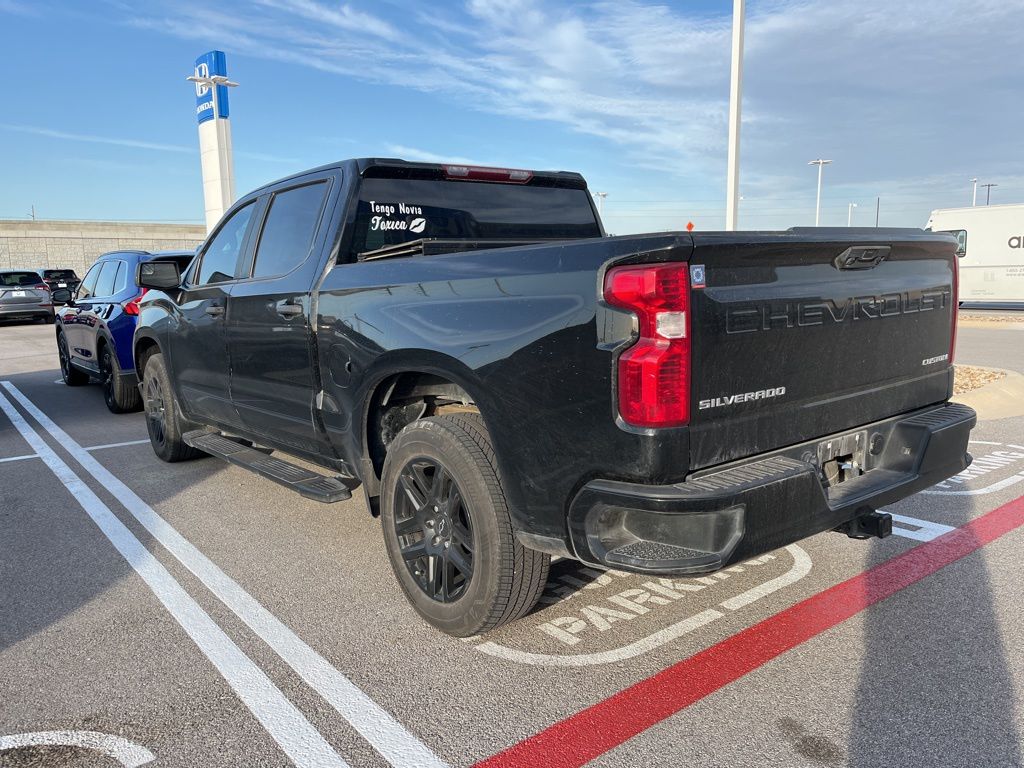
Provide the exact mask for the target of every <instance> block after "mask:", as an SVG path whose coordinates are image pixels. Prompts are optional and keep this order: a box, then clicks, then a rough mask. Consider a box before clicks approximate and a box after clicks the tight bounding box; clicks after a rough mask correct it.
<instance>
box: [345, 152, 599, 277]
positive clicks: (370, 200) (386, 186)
mask: <svg viewBox="0 0 1024 768" xmlns="http://www.w3.org/2000/svg"><path fill="white" fill-rule="evenodd" d="M439 174H440V172H438V175H439ZM600 236H601V228H600V225H599V224H598V221H597V215H596V213H595V211H594V208H593V206H592V204H591V200H590V193H589V192H588V191H587V189H586V187H581V186H569V185H565V184H559V183H558V182H557V181H554V180H552V181H548V180H546V179H538V178H533V179H532V180H531V181H530V183H525V184H523V183H520V184H516V183H495V182H488V181H467V180H454V179H445V178H377V177H371V178H364V179H363V180H362V183H361V184H360V188H359V197H358V202H357V208H356V220H355V228H354V239H353V242H352V254H353V256H354V257H359V256H360V255H363V256H365V255H366V254H367V252H372V251H375V250H377V249H380V248H386V247H389V246H395V245H400V244H402V243H407V242H412V241H415V240H420V239H424V238H426V239H459V240H499V241H516V240H527V241H542V240H568V239H572V240H575V239H581V238H588V237H600Z"/></svg>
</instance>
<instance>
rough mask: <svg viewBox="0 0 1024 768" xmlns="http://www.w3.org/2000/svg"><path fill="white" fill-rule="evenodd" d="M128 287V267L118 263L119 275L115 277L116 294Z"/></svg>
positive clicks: (123, 263)
mask: <svg viewBox="0 0 1024 768" xmlns="http://www.w3.org/2000/svg"><path fill="white" fill-rule="evenodd" d="M127 287H128V265H127V264H126V263H125V262H123V261H119V262H117V274H116V275H115V276H114V293H120V292H121V291H123V290H124V289H125V288H127Z"/></svg>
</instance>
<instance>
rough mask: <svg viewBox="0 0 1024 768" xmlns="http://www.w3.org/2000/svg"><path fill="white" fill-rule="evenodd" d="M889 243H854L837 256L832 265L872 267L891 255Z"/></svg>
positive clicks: (849, 267) (848, 267) (860, 267)
mask: <svg viewBox="0 0 1024 768" xmlns="http://www.w3.org/2000/svg"><path fill="white" fill-rule="evenodd" d="M891 250H892V248H891V247H890V246H888V245H853V246H850V247H849V248H847V249H846V250H845V251H843V252H842V253H840V254H839V255H838V256H836V258H835V260H834V261H833V262H832V265H833V266H834V267H835V268H836V269H872V268H873V267H877V266H878V265H879V264H881V263H882V262H883V261H885V260H886V259H887V258H888V257H889V252H890V251H891Z"/></svg>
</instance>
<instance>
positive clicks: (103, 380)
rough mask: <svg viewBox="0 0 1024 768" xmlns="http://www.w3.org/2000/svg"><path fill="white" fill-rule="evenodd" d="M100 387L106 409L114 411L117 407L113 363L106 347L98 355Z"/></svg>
mask: <svg viewBox="0 0 1024 768" xmlns="http://www.w3.org/2000/svg"><path fill="white" fill-rule="evenodd" d="M100 386H102V387H103V401H104V402H105V403H106V404H107V408H109V409H110V410H114V409H115V408H116V407H117V403H116V401H115V399H114V361H113V360H112V359H111V357H110V348H109V347H106V346H105V347H103V352H101V353H100Z"/></svg>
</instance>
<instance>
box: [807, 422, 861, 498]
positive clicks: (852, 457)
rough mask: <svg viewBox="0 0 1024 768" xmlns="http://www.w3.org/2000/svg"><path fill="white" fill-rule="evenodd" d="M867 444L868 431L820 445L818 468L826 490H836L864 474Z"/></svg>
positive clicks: (826, 441) (851, 434) (832, 439)
mask: <svg viewBox="0 0 1024 768" xmlns="http://www.w3.org/2000/svg"><path fill="white" fill-rule="evenodd" d="M867 443H868V433H867V431H866V430H864V431H860V432H851V433H850V434H848V435H840V436H839V437H832V438H829V439H828V440H823V441H821V442H820V443H818V466H819V467H821V480H822V483H823V484H824V486H825V487H826V488H834V487H836V486H837V485H841V484H842V483H845V482H847V481H848V480H852V479H853V478H855V477H860V476H861V475H862V474H864V471H865V467H866V464H865V457H866V453H867V450H866V449H867Z"/></svg>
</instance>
